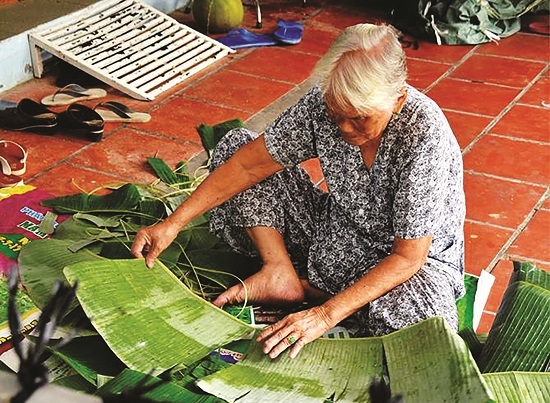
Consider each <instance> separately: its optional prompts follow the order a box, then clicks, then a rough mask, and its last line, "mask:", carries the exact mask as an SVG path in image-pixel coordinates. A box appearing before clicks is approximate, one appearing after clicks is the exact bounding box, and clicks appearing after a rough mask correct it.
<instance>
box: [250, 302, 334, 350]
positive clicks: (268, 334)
mask: <svg viewBox="0 0 550 403" xmlns="http://www.w3.org/2000/svg"><path fill="white" fill-rule="evenodd" d="M335 325H336V323H332V320H331V319H330V317H329V315H328V314H327V312H326V310H325V308H324V307H323V306H322V305H321V306H316V307H313V308H311V309H307V310H305V311H301V312H297V313H293V314H290V315H288V316H286V317H284V318H283V319H282V320H280V321H279V322H277V323H275V324H274V325H271V326H268V327H266V328H265V329H264V330H263V331H262V332H261V333H260V335H259V336H258V338H257V339H256V341H257V342H258V343H261V342H264V348H263V351H264V353H265V354H269V356H270V357H271V358H276V357H278V356H279V354H281V353H282V352H283V351H285V350H286V349H287V348H289V347H292V349H291V350H290V358H294V357H296V355H297V354H298V353H299V352H300V350H301V349H302V347H304V346H305V345H306V344H308V343H311V342H312V341H313V340H316V339H318V338H319V337H321V336H322V335H323V334H325V332H326V331H327V330H330V329H332V328H333V327H334V326H335Z"/></svg>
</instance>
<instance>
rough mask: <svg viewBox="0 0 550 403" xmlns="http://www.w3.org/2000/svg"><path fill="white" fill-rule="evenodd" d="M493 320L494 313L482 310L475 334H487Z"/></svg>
mask: <svg viewBox="0 0 550 403" xmlns="http://www.w3.org/2000/svg"><path fill="white" fill-rule="evenodd" d="M494 321H495V315H494V314H493V313H491V312H483V313H482V314H481V319H480V321H479V326H478V327H477V329H476V333H477V334H488V333H489V330H491V326H493V322H494Z"/></svg>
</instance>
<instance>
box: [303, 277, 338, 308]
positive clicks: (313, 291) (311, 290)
mask: <svg viewBox="0 0 550 403" xmlns="http://www.w3.org/2000/svg"><path fill="white" fill-rule="evenodd" d="M300 282H301V283H302V288H303V289H304V297H305V299H306V301H308V302H311V303H312V304H315V305H321V304H322V303H324V302H326V301H327V300H329V299H330V298H331V297H332V295H330V294H329V293H328V292H324V291H322V290H320V289H318V288H316V287H313V286H312V285H311V284H310V283H309V281H307V280H306V279H300Z"/></svg>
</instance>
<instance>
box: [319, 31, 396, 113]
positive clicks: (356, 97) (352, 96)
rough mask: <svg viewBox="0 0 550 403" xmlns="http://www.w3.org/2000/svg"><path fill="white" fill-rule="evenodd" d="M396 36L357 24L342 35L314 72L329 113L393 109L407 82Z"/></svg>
mask: <svg viewBox="0 0 550 403" xmlns="http://www.w3.org/2000/svg"><path fill="white" fill-rule="evenodd" d="M398 36H399V33H398V31H397V30H396V29H395V28H393V27H392V26H390V25H373V24H358V25H353V26H350V27H348V28H346V29H344V30H343V31H342V33H341V34H340V35H339V36H338V38H336V40H335V41H334V43H333V44H332V45H331V46H330V48H329V49H328V51H327V53H326V54H325V55H324V56H323V57H322V58H321V60H319V62H318V63H317V65H316V66H315V70H314V75H315V76H316V78H317V80H318V84H319V86H320V88H321V91H322V92H323V96H324V99H325V103H326V105H327V108H328V109H329V111H331V110H334V109H337V110H349V109H350V108H352V109H354V110H355V111H357V112H358V113H360V114H363V113H365V114H368V113H369V112H372V111H387V110H392V109H393V108H394V106H395V103H396V101H397V98H398V97H399V95H400V94H401V93H402V91H403V89H404V87H405V85H406V79H407V67H406V62H405V52H404V51H403V48H402V46H401V44H400V42H399V39H398Z"/></svg>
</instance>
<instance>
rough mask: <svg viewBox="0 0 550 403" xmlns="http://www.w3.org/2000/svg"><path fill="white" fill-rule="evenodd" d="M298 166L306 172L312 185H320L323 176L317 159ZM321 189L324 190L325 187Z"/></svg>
mask: <svg viewBox="0 0 550 403" xmlns="http://www.w3.org/2000/svg"><path fill="white" fill-rule="evenodd" d="M300 165H301V166H302V167H303V168H304V169H305V170H306V171H307V173H308V174H309V176H310V177H311V180H312V181H313V183H320V182H321V181H322V180H323V178H324V175H323V171H322V170H321V165H320V164H319V160H318V159H316V158H315V159H310V160H307V161H305V162H303V163H302V164H300ZM322 188H323V189H325V190H326V185H325V186H323V187H322Z"/></svg>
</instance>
